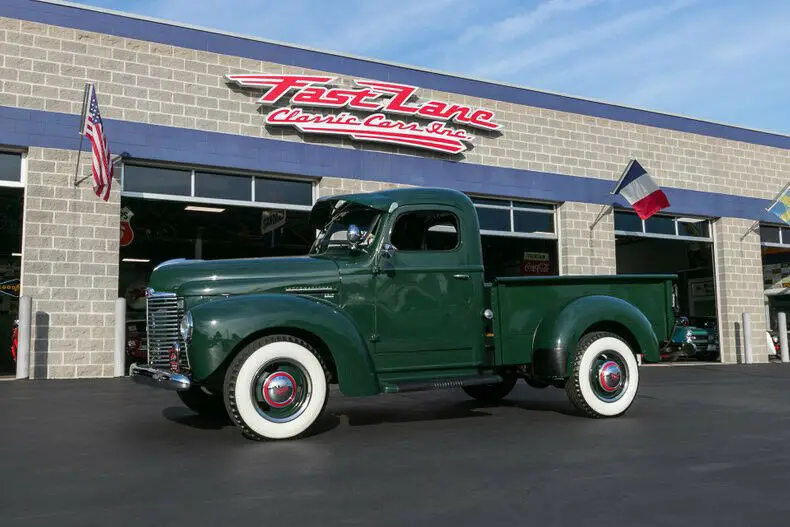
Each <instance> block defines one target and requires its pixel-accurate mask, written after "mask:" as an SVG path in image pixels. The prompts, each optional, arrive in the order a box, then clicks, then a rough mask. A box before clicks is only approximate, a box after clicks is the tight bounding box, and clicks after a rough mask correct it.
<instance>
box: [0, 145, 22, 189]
mask: <svg viewBox="0 0 790 527" xmlns="http://www.w3.org/2000/svg"><path fill="white" fill-rule="evenodd" d="M21 179H22V155H21V154H8V153H3V152H0V181H17V182H18V181H20V180H21Z"/></svg>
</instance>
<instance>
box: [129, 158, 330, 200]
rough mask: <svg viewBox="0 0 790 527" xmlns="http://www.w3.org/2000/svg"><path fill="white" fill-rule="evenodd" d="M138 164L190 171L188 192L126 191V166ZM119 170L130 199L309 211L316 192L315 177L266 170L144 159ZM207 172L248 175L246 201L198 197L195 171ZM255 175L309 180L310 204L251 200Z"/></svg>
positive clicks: (306, 181) (266, 177)
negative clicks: (181, 163) (152, 161)
mask: <svg viewBox="0 0 790 527" xmlns="http://www.w3.org/2000/svg"><path fill="white" fill-rule="evenodd" d="M127 165H129V166H141V167H147V168H154V169H156V168H161V169H164V170H168V169H169V170H183V171H188V172H190V189H189V195H188V196H184V195H179V194H159V193H155V192H129V191H125V190H124V182H125V177H126V166H127ZM120 170H121V177H120V181H121V195H122V196H126V197H130V198H142V199H151V200H163V201H179V202H182V203H203V204H206V205H225V206H229V207H232V206H237V207H238V206H240V207H253V208H259V209H284V210H299V211H308V212H309V211H310V210H312V208H313V204H315V201H316V196H317V194H318V191H317V186H318V180H316V179H314V178H308V177H298V176H290V175H281V174H274V173H269V172H248V171H244V170H228V169H222V168H214V167H203V166H194V165H179V164H175V163H151V162H146V161H137V160H135V161H131V162H124V163H121V164H120ZM198 172H200V173H209V174H215V175H219V176H222V175H227V176H237V177H248V178H250V200H249V201H247V200H235V199H224V198H209V197H201V196H196V195H195V174H196V173H198ZM256 178H260V179H273V180H283V181H299V182H305V183H310V185H311V192H310V197H311V204H310V205H297V204H294V203H280V202H270V201H255V180H256Z"/></svg>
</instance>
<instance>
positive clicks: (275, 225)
mask: <svg viewBox="0 0 790 527" xmlns="http://www.w3.org/2000/svg"><path fill="white" fill-rule="evenodd" d="M283 225H285V211H284V210H264V211H263V212H261V234H266V233H267V232H271V231H273V230H276V229H279V228H280V227H282V226H283Z"/></svg>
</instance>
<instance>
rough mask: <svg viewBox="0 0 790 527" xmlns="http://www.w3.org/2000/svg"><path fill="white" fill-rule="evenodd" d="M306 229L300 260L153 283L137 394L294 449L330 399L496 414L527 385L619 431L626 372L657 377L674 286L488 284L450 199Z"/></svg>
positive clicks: (207, 268)
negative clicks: (641, 363)
mask: <svg viewBox="0 0 790 527" xmlns="http://www.w3.org/2000/svg"><path fill="white" fill-rule="evenodd" d="M310 222H311V224H312V226H313V227H315V228H316V230H317V232H318V234H317V236H316V239H315V242H314V243H313V245H312V247H311V248H310V250H309V252H308V254H306V255H305V256H303V257H292V258H251V259H237V260H213V261H201V260H179V261H171V262H165V263H163V264H161V265H160V266H158V267H157V268H156V269H155V270H154V271H153V273H152V276H151V279H150V282H149V285H150V287H149V290H148V291H147V313H146V319H147V339H148V342H147V350H148V360H147V363H146V364H137V365H133V366H132V367H131V370H130V374H131V376H132V378H133V379H134V380H136V381H139V382H141V383H144V384H149V385H150V384H153V385H157V386H160V387H165V388H170V389H173V390H175V391H176V392H177V393H178V395H179V396H180V397H181V400H182V401H183V402H184V403H185V404H186V405H187V406H188V407H190V408H192V409H193V410H195V411H197V412H199V413H212V412H221V413H227V414H228V415H229V416H230V417H231V419H232V420H233V421H234V423H235V424H236V425H237V426H238V427H239V428H240V429H241V430H242V432H243V433H244V434H245V435H246V436H248V437H251V438H255V439H281V438H295V437H299V436H301V435H303V434H305V433H307V432H308V430H309V429H310V427H311V426H312V425H313V423H314V422H315V420H316V419H317V418H318V417H319V416H320V414H321V413H322V412H323V411H324V408H325V405H326V404H327V399H328V394H329V386H330V385H332V384H336V385H338V388H339V390H340V392H342V393H343V394H344V395H346V396H366V395H375V394H379V393H393V392H403V391H410V390H428V389H440V388H455V387H457V388H461V389H463V390H464V391H465V392H466V393H467V394H468V395H469V396H471V397H474V398H475V399H479V400H482V401H486V402H489V403H493V402H496V401H498V400H500V399H502V398H503V397H505V396H507V395H508V394H509V393H510V391H511V390H512V388H513V387H514V385H515V384H516V382H517V381H518V380H519V379H524V380H526V381H527V382H528V383H529V384H530V385H531V386H536V387H547V386H557V387H560V388H563V389H566V391H568V395H569V398H570V400H571V401H572V402H573V403H574V405H576V406H577V407H578V408H579V409H581V410H582V411H583V413H585V414H587V415H591V416H596V417H600V416H615V415H621V414H622V413H624V412H625V410H626V409H627V408H628V407H629V406H630V404H631V402H632V401H633V398H634V397H635V395H636V388H637V385H638V368H637V357H639V358H643V359H645V360H658V341H659V339H662V340H663V339H664V338H665V337H666V336H667V335H668V334H669V332H670V330H671V317H672V310H671V304H672V298H671V290H672V289H671V282H672V277H671V276H636V277H628V276H627V277H622V276H617V277H540V278H502V279H499V278H496V279H494V280H493V282H490V283H486V282H485V281H484V276H485V274H484V264H483V256H482V249H481V238H480V230H479V224H478V219H477V213H476V210H475V208H474V205H473V203H472V201H471V200H470V199H469V198H468V197H467V196H466V195H465V194H463V193H461V192H457V191H454V190H449V189H431V188H409V189H394V190H387V191H380V192H372V193H360V194H349V195H341V196H331V197H325V198H322V199H320V200H318V201H317V202H316V203H315V205H314V206H313V209H312V211H311V214H310ZM593 337H595V338H593ZM580 346H581V347H580ZM598 348H600V349H598ZM590 349H592V350H598V351H594V352H588V350H590ZM580 350H581V351H580ZM591 354H592V355H591ZM588 355H589V356H588ZM593 355H594V356H593ZM582 370H583V371H582Z"/></svg>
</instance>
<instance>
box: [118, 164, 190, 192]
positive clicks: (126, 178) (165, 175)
mask: <svg viewBox="0 0 790 527" xmlns="http://www.w3.org/2000/svg"><path fill="white" fill-rule="evenodd" d="M191 180H192V173H191V172H190V171H188V170H175V169H170V168H160V167H148V166H138V165H125V166H124V167H123V190H124V192H141V193H142V192H144V193H147V194H169V195H175V196H189V195H190V187H191V184H192V182H191Z"/></svg>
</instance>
